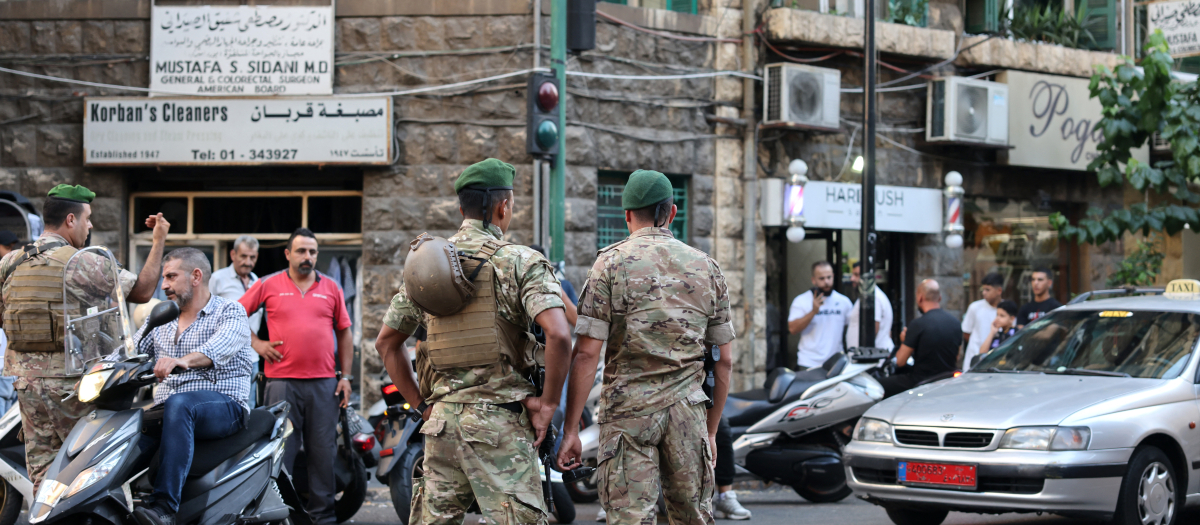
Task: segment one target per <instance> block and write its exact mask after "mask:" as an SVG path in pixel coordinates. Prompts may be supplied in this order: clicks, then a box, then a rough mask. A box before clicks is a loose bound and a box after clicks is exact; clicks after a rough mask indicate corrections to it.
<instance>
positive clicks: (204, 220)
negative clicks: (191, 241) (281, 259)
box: [192, 196, 304, 234]
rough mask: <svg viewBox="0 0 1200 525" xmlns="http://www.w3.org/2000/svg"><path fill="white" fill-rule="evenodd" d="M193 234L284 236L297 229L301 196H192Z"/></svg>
mask: <svg viewBox="0 0 1200 525" xmlns="http://www.w3.org/2000/svg"><path fill="white" fill-rule="evenodd" d="M192 205H193V206H194V208H193V210H192V214H193V216H194V217H195V219H194V222H195V224H194V225H193V226H192V233H197V234H205V233H242V232H256V233H287V234H290V233H292V232H293V231H295V230H296V228H299V227H300V223H301V220H300V217H301V215H300V213H301V210H302V208H303V207H304V199H303V198H302V197H199V196H197V197H195V199H193V201H192Z"/></svg>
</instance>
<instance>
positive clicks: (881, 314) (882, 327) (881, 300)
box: [846, 263, 896, 350]
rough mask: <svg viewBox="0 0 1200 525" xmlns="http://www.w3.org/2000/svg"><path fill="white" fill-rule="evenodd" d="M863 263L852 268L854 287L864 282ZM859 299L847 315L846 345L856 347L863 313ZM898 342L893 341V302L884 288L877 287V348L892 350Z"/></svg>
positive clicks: (855, 264) (851, 278)
mask: <svg viewBox="0 0 1200 525" xmlns="http://www.w3.org/2000/svg"><path fill="white" fill-rule="evenodd" d="M861 274H862V263H854V267H853V269H851V270H850V282H851V283H854V288H855V289H857V288H858V286H859V283H860V282H862V275H861ZM859 306H860V305H859V304H858V301H854V306H851V307H850V313H849V314H848V315H847V316H846V322H847V326H846V346H847V347H848V348H855V347H857V346H858V316H859V315H860V314H861V313H862V312H861V311H860V310H859ZM895 347H896V344H895V343H893V342H892V303H891V301H888V297H887V294H884V293H883V290H881V289H879V287H878V286H876V287H875V348H886V349H888V350H891V349H892V348H895Z"/></svg>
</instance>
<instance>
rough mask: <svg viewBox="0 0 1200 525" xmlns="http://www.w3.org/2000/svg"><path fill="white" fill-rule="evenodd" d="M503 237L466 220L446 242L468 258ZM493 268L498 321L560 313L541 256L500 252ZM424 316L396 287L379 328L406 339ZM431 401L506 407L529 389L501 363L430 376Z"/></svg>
mask: <svg viewBox="0 0 1200 525" xmlns="http://www.w3.org/2000/svg"><path fill="white" fill-rule="evenodd" d="M503 236H504V233H503V232H502V231H500V228H499V227H498V226H496V225H494V224H493V225H489V226H488V228H487V229H486V230H484V229H483V221H479V220H474V219H467V220H464V221H463V223H462V227H460V228H459V229H458V233H456V234H454V236H452V237H450V238H449V239H447V240H449V241H450V242H452V243H454V245H455V247H457V248H458V250H459V251H461V252H464V253H466V254H467V255H474V254H475V252H478V251H479V248H480V247H482V246H483V244H484V243H485V242H487V241H489V240H493V239H496V240H499V239H501V238H502V237H503ZM491 264H492V265H493V268H495V277H494V281H493V282H494V284H495V287H496V288H495V292H496V299H497V310H498V311H499V313H500V316H501V317H502V318H504V320H506V321H508V322H510V323H512V324H514V325H517V326H520V327H527V326H529V324H530V323H531V322H533V319H534V318H536V317H537V316H538V314H540V313H542V312H544V311H546V310H549V309H550V308H562V307H563V302H562V288H561V286H560V285H559V283H558V279H557V278H556V277H554V269H553V268H552V267H551V266H550V262H549V261H547V260H546V258H545V257H542V254H540V253H538V252H536V251H534V250H533V249H531V248H528V247H525V246H516V245H512V246H505V247H504V248H501V249H500V250H499V251H497V252H496V255H494V256H493V257H492V259H491ZM424 315H425V313H424V312H423V311H422V310H421V309H420V308H419V307H418V306H417V305H416V304H415V303H413V302H412V301H411V300H410V299H409V298H408V294H406V293H405V291H404V285H403V284H401V285H400V293H397V294H396V296H395V297H393V298H392V304H391V306H390V307H389V308H388V312H387V314H386V315H385V316H384V318H383V322H384V323H385V324H387V325H388V326H389V327H391V328H392V329H394V330H396V331H398V332H401V333H405V334H412V333H414V332H416V331H417V328H419V327H420V326H422V325H423V324H424ZM433 373H434V374H435V377H434V379H433V381H432V382H431V383H432V386H433V395H432V396H430V398H429V399H427V400H425V401H426V402H430V403H431V402H432V401H434V400H438V401H447V402H451V403H492V404H499V403H508V402H512V401H520V400H522V399H525V398H526V397H529V396H531V395H533V394H534V389H533V384H532V383H530V382H529V380H528V379H526V378H524V377H521V376H520V374H518V373H516V372H515V371H514V370H513V368H512V366H510V365H509V364H508V363H507V362H501V363H497V364H494V365H489V366H482V367H474V368H462V369H454V370H452V371H449V372H447V371H441V372H433Z"/></svg>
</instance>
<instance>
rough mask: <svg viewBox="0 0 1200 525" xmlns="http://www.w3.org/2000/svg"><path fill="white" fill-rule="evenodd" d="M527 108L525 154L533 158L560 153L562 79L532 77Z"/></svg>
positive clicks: (538, 75)
mask: <svg viewBox="0 0 1200 525" xmlns="http://www.w3.org/2000/svg"><path fill="white" fill-rule="evenodd" d="M526 92H527V95H526V98H527V99H528V100H527V101H526V104H525V108H526V111H525V115H526V118H527V119H528V122H527V123H526V125H525V150H526V151H527V152H529V154H531V155H554V154H556V153H558V134H559V133H561V131H560V130H559V129H558V97H560V96H561V94H560V91H559V88H558V79H556V78H554V77H553V76H550V75H543V74H541V73H534V74H532V75H530V76H529V88H528V89H527V90H526Z"/></svg>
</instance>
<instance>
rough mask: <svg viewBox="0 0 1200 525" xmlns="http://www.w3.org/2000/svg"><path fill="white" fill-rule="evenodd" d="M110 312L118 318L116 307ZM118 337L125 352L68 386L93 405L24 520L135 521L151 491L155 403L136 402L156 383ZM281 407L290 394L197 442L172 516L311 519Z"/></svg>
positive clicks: (156, 312)
mask: <svg viewBox="0 0 1200 525" xmlns="http://www.w3.org/2000/svg"><path fill="white" fill-rule="evenodd" d="M69 265H70V264H69V263H68V266H69ZM114 310H117V308H116V307H114V308H111V309H106V310H105V311H102V312H99V313H97V314H89V316H88V317H92V316H93V315H105V314H106V313H107V312H111V311H114ZM113 315H114V317H115V316H117V315H119V316H120V317H121V318H120V319H119V322H121V323H124V322H125V321H124V318H123V313H120V312H117V313H115V314H113ZM178 316H179V307H178V306H177V305H176V304H175V303H174V302H171V301H166V302H162V303H159V304H158V305H156V306H155V307H154V309H153V311H152V312H151V313H150V316H149V319H148V320H147V321H146V322H147V324H148V325H149V326H148V327H147V328H146V331H145V333H146V334H149V333H150V331H151V330H153V329H154V328H155V327H158V326H162V325H164V324H167V323H169V322H170V321H172V320H173V319H175V318H177V317H178ZM82 320H85V321H96V319H88V318H87V317H85V318H82ZM114 321H116V320H115V319H114ZM70 322H71V321H70V320H68V323H70ZM101 324H102V323H91V324H89V323H86V322H85V323H80V326H68V328H67V329H68V333H72V332H71V330H72V329H74V331H75V332H80V331H86V330H87V327H89V326H92V325H101ZM114 325H115V323H114ZM85 335H87V334H85ZM81 337H82V336H81ZM82 338H83V339H86V340H89V341H98V340H101V339H102V340H104V341H107V342H110V343H111V342H113V341H112V340H113V339H114V337H112V336H111V335H107V336H104V337H100V338H92V337H82ZM143 339H144V337H143ZM139 343H140V341H139ZM118 344H121V346H120V347H119V348H118V351H120V352H122V353H121V354H120V357H121V358H122V359H119V360H117V361H112V362H99V363H96V364H94V365H92V366H90V368H88V369H87V373H86V374H85V375H84V376H83V377H82V378H81V379H80V382H79V387H78V390H77V393H76V394H72V395H78V397H79V400H80V401H82V402H85V403H92V404H94V405H95V410H93V411H92V412H91V413H90V414H88V415H86V416H84V417H83V418H82V419H80V420H79V422H78V423H76V425H75V428H74V429H72V430H71V433H70V434H69V435H68V436H67V439H66V440H65V442H64V443H63V446H62V448H61V449H59V451H58V455H57V456H56V457H55V459H54V462H52V463H51V464H50V467H49V470H48V471H47V473H46V477H45V479H44V480H43V481H42V484H41V487H40V488H39V489H38V492H37V497H36V498H35V499H34V502H33V504H32V506H31V507H30V510H29V522H30V523H31V524H41V523H47V524H48V523H64V524H68V523H69V524H78V523H112V524H128V525H132V524H134V523H135V521H134V519H133V517H132V513H133V510H134V508H135V507H136V506H138V505H139V504H140V502H142V501H144V498H146V497H147V496H149V495H150V494H151V493H152V492H153V490H154V486H153V480H154V477H155V473H156V471H157V468H158V461H157V456H158V454H157V453H151V452H148V451H147V450H146V449H147V448H148V447H145V443H144V441H143V439H147V438H146V436H145V434H146V433H151V432H153V427H154V426H155V425H156V424H157V425H161V421H162V411H161V410H158V409H151V405H152V403H153V401H152V400H147V401H139V392H140V391H142V390H143V389H144V387H148V386H151V385H153V384H154V383H155V376H154V362H153V361H151V360H150V358H149V356H147V355H145V354H141V353H138V354H136V355H133V356H130V357H125V354H124V353H123V352H124V350H125V349H126V348H133V347H134V346H133V345H132V344H128V345H127V344H126V343H125V342H118ZM108 348H109V350H111V349H112V347H111V346H110V347H108ZM139 348H140V346H139ZM68 352H70V348H68ZM84 362H85V363H86V362H88V361H86V360H85V361H84ZM288 408H289V405H288V403H286V402H280V403H276V404H275V405H272V406H270V407H267V408H266V409H256V410H252V411H251V412H250V414H249V416H247V419H246V425H245V427H244V428H243V429H242V430H241V431H239V432H237V433H236V434H234V435H232V436H229V437H227V438H223V439H216V440H207V441H197V442H196V450H195V454H194V459H193V461H192V466H191V470H190V471H189V475H188V478H187V481H186V483H185V484H184V486H183V492H182V498H181V499H182V501H181V503H180V506H179V512H178V513H177V514H176V520H177V523H181V524H192V523H197V524H205V525H207V524H214V525H216V524H234V523H236V524H244V523H268V524H287V525H291V524H297V525H308V524H310V523H311V520H310V519H309V517H308V515H307V514H306V513H305V512H304V511H303V510H302V509H303V507H302V506H301V502H300V500H299V495H298V494H297V493H296V490H295V489H294V487H293V486H292V483H291V478H290V477H289V476H288V474H287V471H286V470H285V469H283V468H282V466H283V461H282V460H283V451H284V444H285V443H286V442H287V438H288V436H289V435H290V434H291V433H292V425H291V423H290V422H289V421H288V418H287V412H288Z"/></svg>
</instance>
